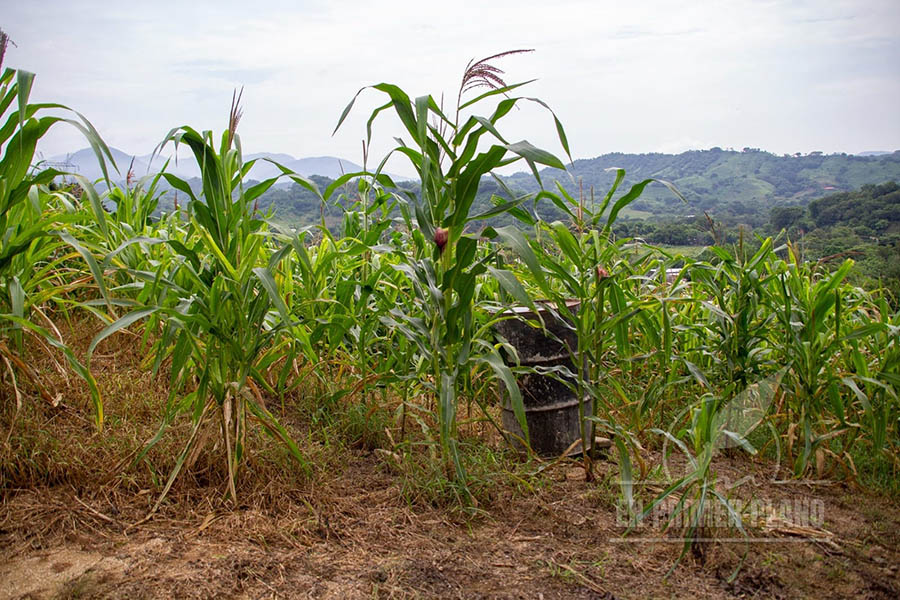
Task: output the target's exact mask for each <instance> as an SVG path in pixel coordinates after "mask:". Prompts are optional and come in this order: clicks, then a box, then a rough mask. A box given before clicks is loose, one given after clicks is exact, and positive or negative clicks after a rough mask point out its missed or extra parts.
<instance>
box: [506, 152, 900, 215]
mask: <svg viewBox="0 0 900 600" xmlns="http://www.w3.org/2000/svg"><path fill="white" fill-rule="evenodd" d="M611 167H621V168H624V169H625V171H626V176H625V181H624V182H623V183H622V185H621V186H620V188H619V192H618V194H623V193H624V192H625V191H627V190H628V189H629V187H630V186H631V185H632V184H634V183H637V182H639V181H641V180H644V179H648V178H656V179H664V180H666V181H669V182H671V183H673V184H674V185H675V187H676V188H677V189H678V190H679V191H680V192H681V193H682V194H683V195H684V197H685V199H686V200H687V203H684V202H682V201H681V200H679V199H678V198H677V197H675V196H674V195H673V194H672V193H671V192H670V191H669V190H668V189H666V188H665V187H663V186H661V185H650V186H648V187H647V188H646V189H645V190H644V193H643V194H642V195H641V197H640V198H639V199H638V200H637V201H636V202H634V203H633V204H631V205H630V207H629V211H627V212H626V213H625V214H624V215H623V216H639V217H658V218H668V217H673V216H679V215H681V216H685V215H689V214H698V215H702V214H703V212H704V211H708V212H710V214H712V215H713V216H715V217H716V218H723V219H725V220H730V221H736V222H744V223H750V224H752V223H754V221H759V220H761V219H762V220H766V219H768V215H769V211H770V210H771V208H772V207H773V206H781V205H806V204H807V203H808V202H809V201H810V200H812V199H813V198H819V197H821V196H823V195H826V194H829V193H835V192H845V191H850V190H855V189H858V188H860V187H862V186H863V185H866V184H881V183H885V182H888V181H900V151H897V152H893V153H891V154H881V155H877V156H859V155H851V154H828V155H826V154H822V153H821V152H813V153H811V154H807V155H802V156H801V155H783V156H778V155H775V154H772V153H769V152H763V151H761V150H758V149H754V148H746V149H744V150H743V151H733V150H722V149H721V148H713V149H711V150H692V151H689V152H683V153H681V154H659V153H653V154H621V153H613V154H604V155H602V156H598V157H596V158H592V159H585V160H576V161H575V163H574V165H572V167H571V173H572V174H573V175H574V178H575V181H576V182H577V181H578V180H579V179H580V180H581V184H582V189H583V190H584V192H585V195H586V196H587V197H589V195H590V190H591V188H593V189H594V195H595V197H596V198H598V199H599V198H602V196H603V194H605V193H606V191H607V190H608V189H609V187H610V185H611V184H612V182H613V180H614V178H615V174H614V173H612V172H609V171H607V169H608V168H611ZM540 173H541V177H542V179H543V183H544V187H545V188H547V189H554V188H555V187H556V186H555V183H554V181H559V182H560V183H561V184H562V185H563V186H565V187H566V188H567V189H568V190H569V191H570V192H571V193H572V194H573V195H575V197H577V194H578V190H579V186H578V184H577V183H573V181H572V178H571V177H570V176H569V175H568V174H567V173H564V172H562V171H560V170H558V169H551V168H547V169H544V170H542V171H541V172H540ZM505 179H506V182H507V184H508V185H510V187H512V188H513V189H518V190H522V191H525V192H533V191H536V190H537V189H538V185H537V183H536V182H535V180H534V177H533V176H532V175H531V174H530V173H517V174H515V175H511V176H509V177H506V178H505Z"/></svg>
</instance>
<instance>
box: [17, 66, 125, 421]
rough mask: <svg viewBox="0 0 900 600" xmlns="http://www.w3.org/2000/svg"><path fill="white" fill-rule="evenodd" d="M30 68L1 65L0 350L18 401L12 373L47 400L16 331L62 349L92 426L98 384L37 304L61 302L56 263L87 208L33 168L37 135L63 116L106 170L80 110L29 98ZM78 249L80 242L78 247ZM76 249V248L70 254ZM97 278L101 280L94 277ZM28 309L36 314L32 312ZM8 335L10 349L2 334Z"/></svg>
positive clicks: (48, 173) (50, 175) (64, 288)
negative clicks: (84, 387) (87, 403)
mask: <svg viewBox="0 0 900 600" xmlns="http://www.w3.org/2000/svg"><path fill="white" fill-rule="evenodd" d="M33 81H34V75H33V74H32V73H28V72H26V71H14V70H13V69H6V70H5V71H4V72H3V74H2V75H0V115H2V123H3V125H2V126H0V155H2V157H3V158H2V159H0V356H2V358H3V361H4V364H5V365H6V367H7V369H8V370H9V372H10V374H11V378H12V381H13V385H14V387H15V396H16V399H17V408H18V407H20V406H21V395H20V393H19V389H18V386H17V385H16V383H15V382H16V376H15V373H16V372H18V373H20V374H22V375H24V376H25V377H26V378H28V379H30V380H31V381H32V383H34V384H35V385H36V387H37V388H38V389H39V390H40V391H41V394H42V395H43V396H44V397H45V398H47V399H50V400H52V398H51V397H50V395H49V393H48V392H47V390H46V389H45V388H44V386H42V385H41V383H40V381H39V380H38V379H37V377H36V375H35V374H34V372H33V371H32V369H31V368H30V367H28V365H27V363H26V362H25V361H24V360H23V353H24V345H23V334H24V333H26V332H27V333H28V334H31V335H33V336H34V337H35V339H37V340H39V342H41V343H46V344H49V345H51V346H53V347H55V348H57V349H59V350H61V351H62V352H63V354H64V355H65V357H66V360H67V361H68V362H69V364H70V365H71V367H72V369H73V370H74V371H75V372H76V373H77V374H78V375H79V376H81V377H82V378H83V379H84V380H85V381H86V382H87V383H88V387H89V389H90V393H91V401H92V403H93V409H94V422H95V424H96V426H97V428H98V429H99V428H102V425H103V404H102V401H101V397H100V391H99V389H98V388H97V384H96V382H95V381H94V378H93V377H92V376H91V373H90V371H89V370H88V369H87V368H86V367H85V365H84V364H82V363H81V361H79V360H78V358H77V357H76V356H75V355H74V354H73V353H72V351H71V350H70V349H69V348H68V347H67V346H66V345H65V343H64V342H63V340H62V338H61V336H60V335H59V333H58V331H57V330H56V326H55V325H54V324H53V322H52V320H51V319H50V317H49V316H48V315H47V314H46V312H44V311H42V309H41V307H42V305H44V304H45V303H47V302H51V301H56V302H62V301H63V300H64V296H65V294H66V293H67V292H68V291H69V290H70V288H71V286H68V285H67V284H66V283H65V282H63V283H58V282H57V279H56V270H57V269H58V268H59V267H60V265H61V264H62V263H63V262H65V261H66V260H69V259H71V258H72V256H64V255H66V254H67V252H68V250H64V247H66V246H67V244H71V245H73V246H74V247H75V248H76V249H79V246H78V244H77V242H75V241H74V239H73V238H71V236H69V234H68V233H67V229H68V228H69V227H70V226H71V224H73V223H77V222H84V221H85V220H86V219H87V218H89V213H88V212H86V211H83V210H80V207H79V206H77V205H76V204H73V203H71V202H70V201H69V199H68V198H66V197H65V196H64V195H62V194H55V193H50V192H49V189H48V187H47V186H48V184H50V183H51V182H52V181H53V179H54V178H55V177H57V176H58V175H61V173H60V172H59V171H56V170H55V169H52V168H43V169H42V168H39V167H32V162H33V160H34V152H35V148H36V145H37V143H38V141H39V140H40V139H41V138H42V137H43V136H44V135H45V134H46V133H47V131H48V130H49V129H50V128H51V127H52V126H53V125H55V124H57V123H61V122H62V123H67V124H69V125H71V126H74V127H75V128H76V129H78V130H79V131H81V132H82V133H83V134H84V135H85V138H86V139H87V140H88V142H89V143H90V144H91V147H92V148H93V149H94V151H95V153H96V155H97V157H98V159H99V161H100V165H101V167H102V168H103V171H104V174H106V163H105V161H104V156H106V157H109V158H110V160H112V157H111V156H110V155H109V149H108V148H107V147H106V145H105V144H104V143H103V141H102V140H101V139H100V137H99V135H97V132H96V130H95V129H94V128H93V126H92V125H91V124H90V122H88V121H87V120H86V119H85V118H84V117H82V116H81V115H80V114H78V113H75V114H76V115H77V117H78V118H77V119H73V118H67V117H59V116H50V115H46V114H44V113H46V111H48V110H52V109H59V110H64V111H68V112H72V111H70V109H68V108H66V107H65V106H62V105H59V104H31V103H29V102H28V98H29V95H30V92H31V87H32V83H33ZM79 250H80V249H79ZM75 256H77V255H75ZM84 258H85V259H86V260H88V261H89V264H90V265H91V267H92V271H93V274H94V276H95V277H97V276H100V280H102V276H101V274H100V272H99V270H98V269H97V265H96V262H95V261H94V260H93V257H92V256H90V255H87V254H85V255H84ZM100 283H101V285H102V281H100ZM35 315H39V316H40V319H37V318H36V317H35ZM10 339H11V340H12V343H13V347H12V348H10V346H9V345H8V343H7V341H8V340H10Z"/></svg>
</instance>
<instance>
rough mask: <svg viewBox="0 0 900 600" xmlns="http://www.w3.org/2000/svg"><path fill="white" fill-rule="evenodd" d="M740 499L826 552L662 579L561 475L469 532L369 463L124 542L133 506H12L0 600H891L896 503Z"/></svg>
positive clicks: (640, 544) (82, 502)
mask: <svg viewBox="0 0 900 600" xmlns="http://www.w3.org/2000/svg"><path fill="white" fill-rule="evenodd" d="M754 468H756V469H758V472H759V474H760V479H763V478H762V470H761V467H758V466H755V465H752V464H751V463H746V462H744V463H740V464H737V465H735V467H734V473H735V474H738V473H746V472H747V470H748V469H754ZM727 471H728V470H727V468H725V469H724V470H723V472H725V473H727ZM751 485H753V484H751ZM298 493H299V492H298ZM752 493H753V494H754V495H755V496H756V497H763V496H768V497H771V498H774V499H775V500H776V501H781V500H790V501H792V502H795V503H796V502H802V501H803V500H804V499H805V500H809V499H814V500H816V501H817V502H821V503H822V507H823V510H824V517H825V519H824V522H823V523H822V524H820V529H819V530H817V531H820V532H827V533H828V534H830V541H821V542H803V541H799V540H798V539H796V538H797V537H798V536H797V535H796V532H794V533H791V532H790V531H789V530H786V529H782V530H778V529H777V528H774V529H773V528H769V529H760V530H758V531H757V532H756V535H757V536H760V535H761V534H766V535H765V537H768V538H771V539H770V541H767V542H765V543H763V542H760V543H755V544H752V545H750V546H747V545H746V544H728V543H715V544H712V545H707V546H705V550H704V552H703V553H702V554H689V555H688V556H687V557H685V559H684V560H683V562H682V564H681V565H680V566H679V567H677V568H676V569H675V570H674V572H673V573H672V574H671V576H669V577H668V578H666V577H665V576H666V573H667V572H668V570H669V568H670V567H671V566H672V564H673V563H674V561H675V559H676V558H677V556H678V553H679V551H680V546H679V545H677V544H669V543H658V542H657V543H653V542H646V541H640V538H641V537H643V538H646V537H648V536H649V537H658V536H659V535H660V533H659V532H658V531H655V530H654V531H642V532H639V533H638V534H637V535H636V539H637V540H638V541H635V542H625V543H623V542H622V538H621V532H622V530H623V528H622V527H621V526H620V525H619V524H618V523H617V521H616V513H615V510H614V509H613V508H612V506H613V504H612V503H613V502H614V500H615V492H614V491H611V490H610V489H609V488H608V486H605V485H604V484H602V483H601V484H597V483H590V484H589V483H585V482H584V481H583V478H581V477H579V472H578V470H577V469H574V468H573V467H572V466H571V465H560V466H559V467H557V468H555V469H553V470H552V471H551V472H549V473H548V474H547V475H546V481H545V482H544V485H543V486H541V488H540V489H539V490H537V491H534V492H529V493H515V494H513V493H511V492H509V493H501V494H499V495H498V497H497V498H496V499H494V501H493V502H492V505H491V506H490V507H485V509H484V513H483V514H481V515H479V516H477V517H475V518H470V519H454V518H451V517H450V516H448V513H447V511H446V509H441V508H427V507H420V506H414V507H411V506H408V505H407V504H405V503H404V502H403V501H402V499H401V498H402V497H401V495H400V493H399V490H398V481H397V478H396V477H395V476H394V475H391V474H390V473H389V472H387V471H386V470H385V469H381V468H379V458H378V456H377V455H363V456H358V457H356V458H355V459H354V460H353V461H352V462H351V463H350V464H349V465H348V467H347V469H346V470H345V471H344V472H343V473H341V474H339V475H337V476H335V477H334V479H333V480H331V481H328V482H327V483H326V485H325V486H324V489H320V490H318V491H317V493H316V497H317V498H330V499H331V501H330V502H328V503H320V504H319V505H318V506H316V511H317V513H318V514H313V513H311V512H310V511H309V510H308V509H307V508H306V507H305V506H304V505H303V503H302V502H299V501H298V498H292V497H291V494H286V495H285V497H284V501H283V502H281V503H279V504H280V505H279V506H271V507H268V508H265V509H262V508H259V507H243V508H241V507H239V508H238V509H236V510H224V509H221V508H213V507H212V505H211V504H210V503H209V502H208V501H207V502H203V501H199V502H194V503H192V504H190V506H192V507H193V508H191V509H184V508H181V509H180V511H179V510H178V509H177V508H172V507H170V508H168V509H164V510H163V511H162V512H161V514H160V515H159V516H158V517H156V518H155V519H153V520H152V521H150V522H148V523H146V524H144V525H141V526H139V527H136V528H129V525H131V524H133V523H135V522H136V521H138V520H139V518H140V515H141V514H142V510H144V509H143V508H142V507H141V505H140V500H139V499H138V500H135V499H134V498H133V497H132V498H131V499H130V500H127V501H126V502H124V503H123V501H122V500H117V497H114V496H113V497H110V496H103V495H101V494H96V495H94V496H90V495H88V494H84V493H82V494H80V495H79V494H76V492H75V491H73V490H72V489H46V490H29V491H21V492H18V493H16V494H14V495H12V496H11V497H9V498H7V500H6V502H5V503H4V505H3V514H0V548H2V549H0V559H2V562H0V599H11V598H544V599H546V600H550V599H552V598H607V599H608V598H646V597H655V598H698V597H700V598H734V597H739V598H752V597H758V598H779V597H780V598H797V597H807V598H816V599H818V600H821V599H824V598H844V597H861V598H897V597H900V585H898V580H900V574H898V570H897V569H898V564H900V540H898V538H900V517H898V511H897V506H896V503H892V502H891V501H889V500H886V499H880V498H875V497H871V496H864V495H861V494H860V493H858V492H857V493H851V492H849V491H848V490H847V489H845V488H844V487H843V486H840V485H829V486H804V485H773V484H760V485H757V486H756V487H755V488H754V489H753V490H752ZM208 494H209V495H210V496H213V495H215V491H214V490H208ZM124 497H125V496H124V495H123V498H124ZM143 502H144V504H146V500H143ZM182 506H183V504H182ZM627 539H631V538H627ZM745 551H746V552H747V557H746V561H745V563H744V566H743V568H742V570H741V571H740V573H739V575H738V577H737V579H735V580H734V581H733V582H731V583H729V582H728V581H727V579H728V576H729V575H730V574H731V573H732V571H733V569H734V567H735V565H736V564H737V563H738V561H739V560H740V558H741V556H742V555H743V554H744V552H745Z"/></svg>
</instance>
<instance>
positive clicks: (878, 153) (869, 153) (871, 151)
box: [856, 150, 891, 156]
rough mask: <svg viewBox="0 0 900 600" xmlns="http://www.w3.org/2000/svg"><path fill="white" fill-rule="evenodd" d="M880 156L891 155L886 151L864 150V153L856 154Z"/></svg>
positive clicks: (858, 153) (858, 154)
mask: <svg viewBox="0 0 900 600" xmlns="http://www.w3.org/2000/svg"><path fill="white" fill-rule="evenodd" d="M882 154H891V152H888V151H887V150H866V151H865V152H857V153H856V155H857V156H881V155H882Z"/></svg>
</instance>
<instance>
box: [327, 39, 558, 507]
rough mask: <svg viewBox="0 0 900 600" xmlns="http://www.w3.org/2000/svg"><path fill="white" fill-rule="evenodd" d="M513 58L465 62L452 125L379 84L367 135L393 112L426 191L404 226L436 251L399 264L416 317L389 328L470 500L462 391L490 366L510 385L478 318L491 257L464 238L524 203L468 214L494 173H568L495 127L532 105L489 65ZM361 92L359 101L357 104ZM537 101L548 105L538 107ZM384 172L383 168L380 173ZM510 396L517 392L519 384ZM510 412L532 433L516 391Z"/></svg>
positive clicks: (411, 203) (422, 100)
mask: <svg viewBox="0 0 900 600" xmlns="http://www.w3.org/2000/svg"><path fill="white" fill-rule="evenodd" d="M512 53H515V52H506V53H502V54H498V55H495V56H491V57H488V58H485V59H482V60H480V61H477V62H474V61H473V62H470V63H469V65H468V66H467V68H466V70H465V73H464V75H463V78H462V81H461V84H460V87H459V92H458V94H457V102H456V106H455V115H454V117H453V118H451V117H448V116H447V115H446V114H445V113H444V111H443V109H442V107H441V106H440V105H439V104H438V103H437V102H436V101H435V100H434V98H433V97H432V96H430V95H426V96H420V97H418V98H416V99H415V100H412V99H411V98H410V97H409V96H408V95H407V93H406V92H404V91H403V90H402V89H401V88H399V87H397V86H395V85H392V84H387V83H381V84H377V85H374V86H372V89H374V90H376V91H379V92H381V93H383V94H384V95H385V96H387V102H386V103H385V104H383V105H381V106H379V107H378V108H376V109H375V110H374V111H373V112H372V114H371V116H370V118H369V126H368V130H369V136H371V124H372V122H373V121H374V120H375V118H376V117H378V115H379V114H380V113H381V112H383V111H385V110H388V109H393V111H394V113H395V114H396V116H397V117H398V118H399V119H400V122H401V123H402V125H403V126H404V128H405V129H406V132H407V133H408V135H409V136H410V140H411V145H407V143H405V142H403V141H401V143H400V145H399V146H398V147H397V148H395V149H394V150H393V151H392V152H393V153H398V154H401V155H403V156H405V157H406V158H407V159H408V160H409V161H410V163H411V165H412V167H413V168H414V169H415V170H416V173H417V174H418V176H419V180H420V182H421V187H420V189H419V193H418V194H415V193H412V192H410V193H408V194H406V195H405V196H403V197H402V199H403V200H404V207H403V208H404V215H406V217H407V227H408V229H409V230H410V231H411V232H412V235H413V238H414V244H413V245H414V246H415V245H416V244H415V240H419V241H421V242H425V243H427V242H429V241H430V242H432V243H431V244H428V246H430V249H429V250H427V251H426V252H424V253H423V255H414V256H403V262H402V263H401V264H399V265H397V267H396V268H397V269H398V270H399V271H400V272H402V273H403V274H404V275H405V276H406V277H407V278H408V280H409V288H408V289H410V290H411V292H412V294H413V297H414V298H415V299H416V301H415V305H416V306H417V308H418V310H415V311H414V312H405V311H403V310H401V309H399V308H398V309H395V310H393V311H391V314H390V316H389V317H387V318H386V319H385V323H386V324H387V325H389V326H392V327H397V328H399V329H400V330H401V331H403V332H404V333H405V334H406V335H407V336H408V337H409V339H410V340H411V341H413V342H414V343H415V344H416V345H417V346H418V348H419V350H420V352H421V354H422V356H423V357H425V361H424V364H425V365H427V368H426V371H427V375H426V374H425V372H423V373H421V375H422V381H423V384H424V385H426V387H427V389H429V390H430V392H431V393H432V394H433V396H434V397H435V398H436V399H437V407H438V410H437V416H438V423H439V430H440V435H439V438H440V444H441V450H442V455H443V460H444V463H445V467H446V471H447V472H448V473H449V474H450V475H451V477H452V478H453V479H454V480H455V481H457V482H458V483H459V484H461V489H462V490H463V494H464V496H466V497H467V495H468V493H467V491H466V490H467V488H466V485H465V481H466V475H465V470H464V468H463V465H462V462H461V461H460V457H459V451H458V447H457V437H458V435H457V423H456V411H457V402H458V396H459V390H460V389H461V388H462V387H463V386H464V385H465V382H466V381H467V380H468V377H469V371H470V370H471V369H472V368H473V367H475V366H477V365H479V364H482V365H484V364H486V365H489V366H490V367H491V368H492V369H493V370H494V371H495V372H496V373H497V375H498V376H499V377H501V378H503V379H504V380H505V381H507V382H508V383H510V384H511V383H512V382H513V378H512V374H511V372H510V371H509V369H508V368H507V367H506V366H505V365H504V364H503V362H502V360H501V359H500V356H499V354H498V353H497V351H496V349H495V348H493V347H492V345H491V344H490V343H489V341H487V331H486V330H484V328H483V327H479V326H478V324H477V319H476V316H475V308H474V295H475V289H476V286H477V281H478V278H479V277H480V276H482V275H484V274H485V273H487V272H488V270H489V265H490V263H491V260H492V258H491V256H490V255H489V254H486V253H484V252H480V251H479V241H478V239H477V238H476V237H473V236H471V235H466V233H465V232H466V227H467V225H469V224H470V223H472V222H473V221H476V220H480V219H486V218H488V217H491V216H494V215H497V214H501V213H503V212H504V211H507V210H509V209H511V208H514V207H516V206H517V205H518V204H520V203H521V201H522V200H521V199H509V200H508V201H506V202H503V203H501V204H500V205H498V206H496V207H495V208H493V209H491V210H489V211H486V212H485V213H482V214H478V215H470V208H471V206H472V203H473V201H474V200H475V197H476V195H477V194H478V190H479V185H480V182H481V179H482V177H483V176H485V175H487V174H489V173H490V172H491V171H492V170H493V169H495V168H497V167H500V166H503V165H506V164H510V163H511V162H513V161H516V160H524V161H525V162H526V163H527V164H528V165H529V167H530V168H531V169H532V171H533V172H534V173H535V175H537V167H536V165H537V164H544V165H549V166H553V167H557V168H564V166H563V164H562V162H561V161H560V160H559V159H557V158H556V157H555V156H553V155H552V154H550V153H549V152H546V151H544V150H540V149H538V148H536V147H534V146H533V145H531V144H530V143H528V142H526V141H520V142H516V143H509V142H508V141H507V140H506V139H505V138H504V137H503V136H502V135H501V134H500V132H499V131H498V130H497V124H498V122H499V121H500V120H501V119H502V118H503V117H504V116H506V115H507V114H508V113H509V112H510V111H511V110H512V109H513V108H514V107H515V106H516V104H517V103H519V102H521V101H525V100H532V99H528V98H519V97H510V96H509V94H510V93H511V92H513V91H514V90H515V89H517V88H518V87H520V86H521V85H523V84H514V85H507V84H506V83H505V82H504V81H503V80H502V79H501V78H500V74H502V71H500V70H499V69H498V68H496V67H495V66H493V65H492V64H491V62H490V61H492V60H495V59H499V58H501V57H503V56H506V55H508V54H512ZM479 88H487V91H485V92H483V93H481V94H479V95H477V96H475V97H474V98H471V99H465V97H466V96H467V95H468V94H469V92H471V91H473V90H476V89H479ZM363 89H365V88H363ZM362 91H363V90H360V92H358V93H357V97H358V96H359V93H361V92H362ZM499 96H505V97H504V98H503V99H502V100H500V101H499V102H498V103H497V104H496V106H495V108H494V111H493V113H491V114H490V115H489V116H487V117H483V116H477V115H472V116H469V117H468V118H464V114H465V113H466V112H468V111H470V110H471V109H473V108H474V107H476V106H479V105H482V104H483V103H485V102H486V101H489V100H491V99H494V98H496V97H499ZM355 101H356V97H354V99H353V100H352V101H351V102H350V103H349V104H348V105H347V107H346V109H345V110H344V112H343V114H342V115H341V118H340V120H339V122H338V125H337V128H336V129H335V131H337V129H338V128H340V126H341V123H343V121H344V119H345V118H346V116H347V114H348V113H349V112H350V110H351V109H352V107H353V104H354V102H355ZM535 101H536V102H538V103H540V104H541V105H543V106H546V105H544V103H543V102H541V101H537V100H535ZM554 121H555V123H556V125H557V131H558V133H559V138H560V141H561V143H562V145H563V147H564V149H565V150H566V153H567V154H568V146H567V141H566V138H565V134H564V132H563V129H562V126H561V124H560V123H559V121H558V120H557V119H556V117H555V116H554ZM483 138H484V140H483ZM487 140H490V142H491V145H490V146H489V147H488V148H487V149H486V150H483V151H481V152H479V146H480V143H481V142H482V141H487ZM385 160H387V157H386V158H385ZM381 164H382V165H383V164H384V161H382V163H381ZM380 170H381V166H379V168H378V169H377V171H376V172H380ZM419 247H421V248H422V249H423V250H424V249H425V248H426V247H427V246H425V244H419ZM504 273H505V274H504V275H501V277H502V279H501V281H504V282H505V283H506V284H508V285H509V286H510V289H511V290H513V291H514V292H515V293H517V294H518V293H519V292H520V291H521V285H518V282H515V283H513V282H512V281H511V280H510V279H509V278H510V277H512V276H511V275H510V274H508V273H507V272H505V271H504ZM512 279H514V277H512ZM511 387H512V388H515V385H512V386H511ZM513 406H514V407H515V410H516V413H517V416H518V417H519V421H520V423H522V425H523V426H524V427H526V428H527V426H526V425H525V421H524V408H523V407H522V402H521V398H520V397H519V396H518V394H517V391H516V392H514V400H513Z"/></svg>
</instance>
